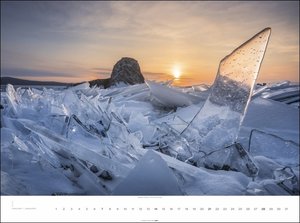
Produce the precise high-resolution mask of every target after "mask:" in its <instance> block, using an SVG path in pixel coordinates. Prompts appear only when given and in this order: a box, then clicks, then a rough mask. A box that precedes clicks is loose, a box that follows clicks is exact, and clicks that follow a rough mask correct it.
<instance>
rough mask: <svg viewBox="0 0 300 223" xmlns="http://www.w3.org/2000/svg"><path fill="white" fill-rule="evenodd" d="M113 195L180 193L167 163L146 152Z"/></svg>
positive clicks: (149, 151)
mask: <svg viewBox="0 0 300 223" xmlns="http://www.w3.org/2000/svg"><path fill="white" fill-rule="evenodd" d="M113 194H114V195H182V191H181V189H180V187H179V184H178V182H177V180H176V177H175V175H174V174H173V173H172V171H171V170H170V169H169V167H168V165H167V163H166V162H165V161H164V160H163V159H162V158H161V157H160V156H159V155H157V154H156V153H155V152H153V151H151V150H148V151H147V153H146V154H145V155H144V156H143V157H142V158H141V159H140V161H139V163H138V164H137V165H136V166H135V168H134V169H133V170H132V171H131V172H130V173H129V175H128V176H127V178H125V179H124V181H123V182H121V183H120V184H119V185H118V186H117V187H116V189H115V190H114V191H113Z"/></svg>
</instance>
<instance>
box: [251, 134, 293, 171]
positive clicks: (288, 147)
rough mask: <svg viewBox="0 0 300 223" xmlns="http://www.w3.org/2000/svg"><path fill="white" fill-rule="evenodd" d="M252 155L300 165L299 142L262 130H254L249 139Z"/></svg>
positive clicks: (283, 163)
mask: <svg viewBox="0 0 300 223" xmlns="http://www.w3.org/2000/svg"><path fill="white" fill-rule="evenodd" d="M249 151H250V154H251V155H252V156H265V157H267V158H270V159H272V160H274V161H275V162H277V163H279V164H281V165H284V166H298V165H299V144H297V143H295V142H293V141H290V140H285V139H283V138H281V137H279V136H276V135H273V134H268V133H265V132H263V131H260V130H256V129H255V130H252V131H251V135H250V140H249Z"/></svg>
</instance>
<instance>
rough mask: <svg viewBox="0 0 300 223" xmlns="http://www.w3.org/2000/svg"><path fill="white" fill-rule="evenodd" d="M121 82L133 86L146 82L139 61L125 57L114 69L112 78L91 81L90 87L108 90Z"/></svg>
mask: <svg viewBox="0 0 300 223" xmlns="http://www.w3.org/2000/svg"><path fill="white" fill-rule="evenodd" d="M120 82H123V83H126V84H131V85H134V84H141V83H144V82H145V79H144V76H143V74H142V73H141V69H140V65H139V63H138V61H137V60H135V59H133V58H130V57H123V58H122V59H121V60H119V61H118V62H117V63H116V64H115V66H114V67H113V71H112V74H111V77H110V78H107V79H97V80H92V81H89V83H90V86H94V85H97V86H102V87H104V88H108V87H110V86H112V85H115V84H117V83H120Z"/></svg>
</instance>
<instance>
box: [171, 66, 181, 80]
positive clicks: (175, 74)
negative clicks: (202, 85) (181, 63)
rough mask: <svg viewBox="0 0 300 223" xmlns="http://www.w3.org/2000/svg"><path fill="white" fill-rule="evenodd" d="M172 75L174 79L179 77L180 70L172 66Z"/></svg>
mask: <svg viewBox="0 0 300 223" xmlns="http://www.w3.org/2000/svg"><path fill="white" fill-rule="evenodd" d="M172 75H173V77H174V78H175V79H179V78H180V76H181V70H180V69H179V68H178V67H174V68H173V70H172Z"/></svg>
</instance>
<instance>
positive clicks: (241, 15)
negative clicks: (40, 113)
mask: <svg viewBox="0 0 300 223" xmlns="http://www.w3.org/2000/svg"><path fill="white" fill-rule="evenodd" d="M265 27H271V28H272V35H271V38H270V42H269V45H268V48H267V52H266V54H265V58H264V61H263V63H262V66H261V70H260V74H259V78H258V82H276V81H280V80H290V81H296V82H299V2H297V1H294V2H287V1H282V2H280V1H265V2H262V1H248V2H247V1H241V2H238V1H234V2H223V1H222V2H221V1H220V2H215V1H211V2H210V1H204V2H202V1H196V2H194V1H192V2H177V1H176V2H165V1H163V2H149V1H145V2H114V1H112V2H80V1H79V2H11V3H10V2H1V75H2V76H14V77H19V78H24V79H34V80H53V81H63V82H79V81H86V80H91V79H96V78H107V77H109V76H110V73H111V70H112V68H113V65H114V64H115V63H116V62H117V61H118V60H119V59H120V58H122V57H125V56H128V57H133V58H135V59H136V60H138V62H139V64H140V67H141V70H142V73H143V74H144V76H145V77H146V79H150V80H160V81H165V80H170V79H173V78H174V77H173V76H172V73H173V69H174V67H177V69H178V70H179V71H178V72H180V77H179V78H178V79H176V80H175V81H174V82H173V83H174V84H175V85H192V84H200V83H207V84H211V83H212V82H213V80H214V78H215V75H216V73H217V69H218V65H219V62H220V60H221V59H222V58H223V57H225V56H226V55H228V54H230V53H231V52H232V51H233V50H234V49H235V48H236V47H238V46H239V45H241V44H242V43H243V42H245V41H246V40H248V39H249V38H251V37H252V36H253V35H255V34H256V33H257V32H259V31H261V30H262V29H263V28H265Z"/></svg>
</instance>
